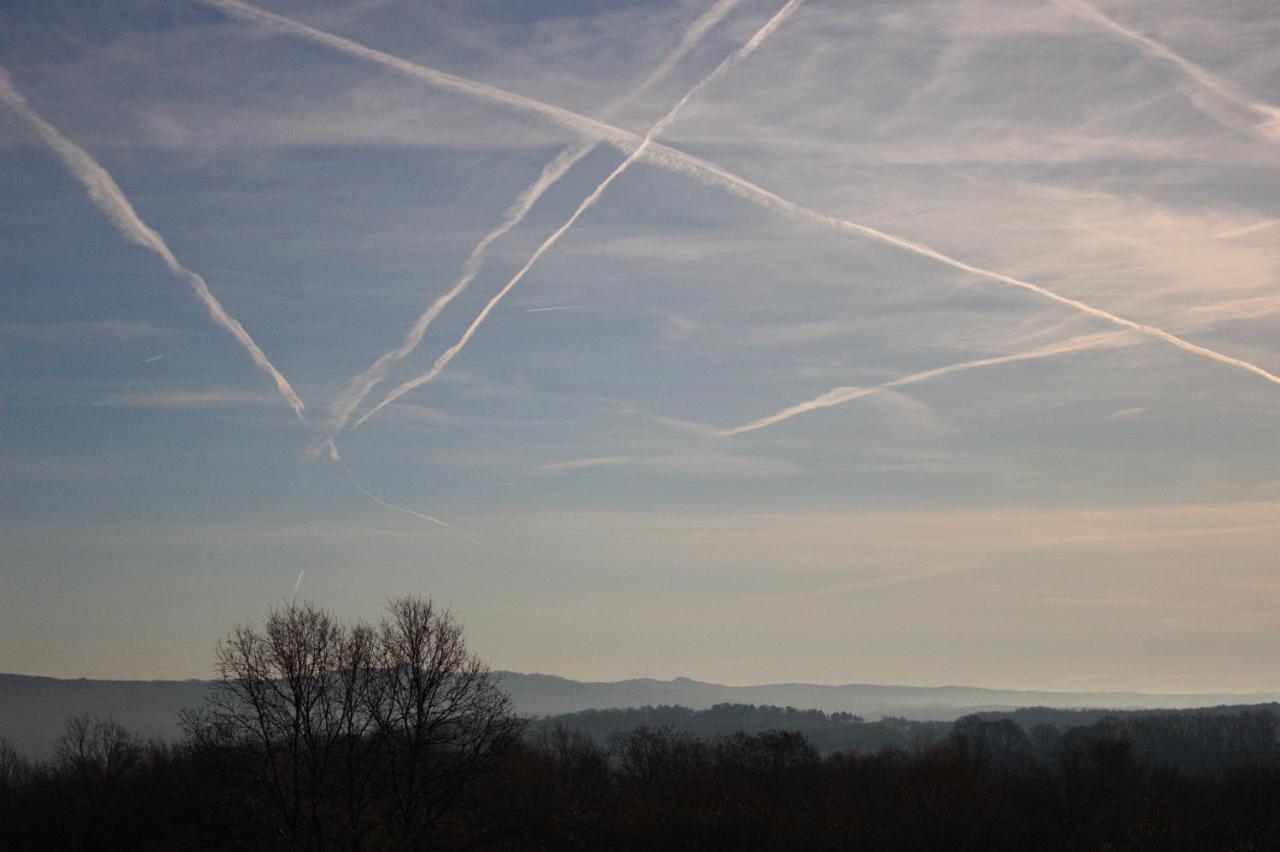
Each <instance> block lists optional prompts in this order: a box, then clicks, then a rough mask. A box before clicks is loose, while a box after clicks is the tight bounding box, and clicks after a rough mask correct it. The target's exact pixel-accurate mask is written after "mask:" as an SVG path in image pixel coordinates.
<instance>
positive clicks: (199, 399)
mask: <svg viewBox="0 0 1280 852" xmlns="http://www.w3.org/2000/svg"><path fill="white" fill-rule="evenodd" d="M275 399H276V397H275V396H274V395H272V394H268V393H258V392H255V391H245V390H238V389H236V388H202V389H200V390H158V391H132V392H127V393H118V394H114V395H111V396H102V397H97V398H95V399H92V400H89V401H88V402H87V403H85V404H86V405H91V406H104V407H111V408H173V409H202V408H238V407H240V406H245V405H270V404H271V403H272V402H274V401H275Z"/></svg>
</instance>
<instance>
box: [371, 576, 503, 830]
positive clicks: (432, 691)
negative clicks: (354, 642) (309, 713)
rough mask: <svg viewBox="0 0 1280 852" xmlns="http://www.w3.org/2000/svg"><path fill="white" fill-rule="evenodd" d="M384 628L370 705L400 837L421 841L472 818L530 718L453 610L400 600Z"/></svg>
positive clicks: (392, 825) (391, 817)
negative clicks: (517, 709)
mask: <svg viewBox="0 0 1280 852" xmlns="http://www.w3.org/2000/svg"><path fill="white" fill-rule="evenodd" d="M387 609H388V614H387V617H385V618H384V619H383V620H382V623H381V624H380V625H379V627H378V631H377V636H378V639H377V648H378V655H379V656H378V665H377V670H376V676H375V679H374V688H373V689H371V690H370V692H369V696H370V698H371V701H370V703H369V709H370V714H371V716H372V717H373V721H374V725H375V726H376V728H377V732H378V737H377V743H378V748H379V755H380V757H381V760H380V767H381V769H382V771H381V772H380V773H379V779H380V782H381V789H380V792H381V794H382V796H381V798H382V799H383V801H384V802H385V804H386V807H387V808H388V811H387V817H388V823H389V824H388V828H389V830H390V832H391V834H392V836H393V838H394V841H395V842H396V844H397V845H399V846H401V847H404V848H410V849H421V848H425V847H426V846H427V845H429V844H431V843H432V842H434V841H435V840H437V839H438V838H439V836H440V835H442V834H446V835H452V836H454V837H455V838H456V837H460V836H462V835H465V834H466V833H467V832H468V828H467V826H466V824H465V821H464V820H461V819H460V818H461V817H463V816H464V815H466V814H467V813H470V812H471V811H473V810H474V808H475V805H476V803H477V801H478V798H479V796H480V795H481V794H482V792H483V791H482V788H481V787H480V786H479V785H480V782H482V780H483V779H484V778H485V776H486V775H488V774H489V773H490V772H491V771H492V770H493V769H494V768H495V767H496V766H497V764H498V762H499V761H500V760H501V759H502V757H503V756H504V755H505V754H506V753H507V751H508V750H509V749H510V748H511V747H512V746H513V745H514V744H515V743H516V742H517V741H518V740H519V738H520V736H521V734H522V732H523V730H524V722H523V720H521V719H518V718H517V717H516V716H515V715H514V714H513V713H512V708H511V701H510V698H508V697H507V695H506V694H505V693H504V692H502V691H501V689H499V688H498V685H497V683H496V682H495V680H494V678H493V675H492V673H491V672H490V671H489V668H488V667H487V666H486V665H485V664H484V663H483V662H481V661H480V659H479V658H477V657H476V656H475V655H474V654H472V653H471V652H469V651H468V650H467V647H466V642H465V641H464V637H463V630H462V627H461V625H459V624H458V623H457V622H456V621H455V620H454V618H453V616H452V614H451V613H449V612H447V611H445V612H440V611H438V610H436V609H435V607H434V606H433V604H432V602H431V601H430V600H427V599H423V598H416V597H406V598H397V599H395V600H392V601H391V602H390V603H389V605H388V607H387Z"/></svg>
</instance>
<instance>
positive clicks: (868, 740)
mask: <svg viewBox="0 0 1280 852" xmlns="http://www.w3.org/2000/svg"><path fill="white" fill-rule="evenodd" d="M951 724H952V723H951V722H921V721H914V720H911V719H903V718H899V717H897V716H884V717H882V718H880V719H879V720H878V721H867V720H866V719H864V718H863V717H861V716H856V715H854V714H852V713H841V712H835V713H825V712H823V711H821V710H800V709H797V708H795V707H775V706H771V705H763V706H757V705H753V704H717V705H715V706H714V707H712V708H711V709H709V710H690V709H689V708H688V707H672V706H668V705H661V706H658V707H652V706H646V707H628V708H626V709H609V710H583V711H580V712H577V713H565V714H563V715H560V716H551V717H547V718H545V719H539V720H537V721H536V722H534V723H533V727H534V729H535V731H536V730H537V729H539V728H554V727H557V726H561V727H565V728H569V729H572V730H576V731H582V732H583V733H585V734H587V735H588V736H590V737H591V738H592V739H594V740H595V741H596V742H598V743H607V742H608V741H609V739H610V738H611V737H612V736H613V735H614V734H615V733H618V732H620V731H631V730H635V729H636V728H641V727H649V728H670V729H671V730H672V731H676V732H679V733H682V734H688V735H691V736H694V737H698V738H701V739H716V738H719V737H723V736H727V735H730V734H735V733H738V732H742V733H747V734H758V733H763V732H765V731H773V730H786V731H795V732H797V733H801V734H803V735H804V737H805V739H806V740H808V741H809V743H810V745H812V746H813V747H814V748H816V749H817V750H818V753H819V754H823V755H829V754H833V753H835V752H837V751H850V750H853V751H864V752H865V751H880V750H881V749H885V748H895V749H902V750H908V751H909V750H913V749H916V748H919V747H921V746H925V745H929V744H931V743H934V742H936V741H937V740H939V739H941V738H943V737H945V736H946V735H947V734H948V733H949V732H950V731H951Z"/></svg>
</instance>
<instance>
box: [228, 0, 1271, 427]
mask: <svg viewBox="0 0 1280 852" xmlns="http://www.w3.org/2000/svg"><path fill="white" fill-rule="evenodd" d="M204 2H206V3H210V4H212V5H215V6H217V7H218V8H220V9H223V10H225V11H227V12H228V13H229V14H232V15H233V16H235V17H238V18H241V19H243V20H248V21H254V22H257V23H260V24H263V25H264V26H268V27H270V28H272V29H274V30H276V31H278V32H284V33H287V34H290V35H293V36H297V37H299V38H302V39H305V40H307V41H310V42H312V43H314V44H319V45H324V46H327V47H330V48H333V49H335V50H338V51H341V52H343V53H346V54H348V55H350V56H354V57H356V58H359V59H361V60H363V61H367V62H371V63H374V64H377V65H380V66H382V67H385V68H389V69H391V70H394V71H396V72H398V73H401V74H405V75H407V76H409V77H412V78H413V79H416V80H419V81H421V82H424V83H427V84H429V85H431V86H434V87H436V88H439V89H443V90H445V91H450V92H454V93H457V94H461V95H466V96H468V97H473V98H476V99H479V100H483V101H487V102H489V103H492V104H495V105H498V106H504V107H507V108H510V109H514V110H516V111H518V112H522V113H524V114H527V115H535V116H540V117H543V118H547V119H549V120H551V121H552V122H555V123H556V124H558V125H560V126H561V127H564V128H566V129H568V130H570V131H572V132H574V133H578V134H580V135H584V136H593V137H595V138H597V139H600V140H601V141H603V142H606V143H608V144H610V145H613V146H615V147H617V148H618V149H619V150H621V151H624V152H634V151H635V150H636V148H637V147H639V146H640V145H641V144H642V143H643V141H644V140H643V139H641V138H640V137H639V136H637V135H636V134H634V133H631V132H630V131H627V130H623V129H621V128H618V127H614V126H612V125H609V124H606V123H604V122H600V121H596V120H595V119H592V118H587V117H586V116H583V115H579V114H578V113H575V112H572V111H570V110H566V109H563V108H562V107H557V106H552V105H551V104H546V103H542V102H541V101H537V100H534V99H532V98H528V97H525V96H523V95H517V94H514V93H512V92H507V91H505V90H502V89H498V88H495V87H493V86H490V85H487V84H485V83H478V82H476V81H473V80H467V79H465V78H462V77H457V76H455V75H452V74H447V73H445V72H443V71H437V70H435V69H432V68H428V67H426V66H423V65H418V64H416V63H413V62H409V61H408V60H405V59H401V58H399V57H396V56H392V55H391V54H388V53H383V52H382V51H378V50H374V49H372V48H369V47H365V46H364V45H361V44H359V43H357V42H353V41H351V40H350V39H345V38H341V37H339V36H335V35H331V34H329V33H325V32H322V31H320V30H317V29H314V28H312V27H309V26H306V25H305V24H300V23H298V22H296V21H292V20H290V19H288V18H283V17H281V16H279V15H274V14H272V13H269V12H264V11H262V10H261V9H257V8H255V7H253V6H250V5H248V4H247V3H244V2H242V0H204ZM643 156H644V157H645V159H646V161H648V162H650V163H652V164H653V165H655V166H658V167H660V168H665V169H668V170H670V171H674V172H679V173H681V174H685V175H687V176H689V177H692V178H694V179H695V180H698V181H700V182H701V183H703V184H706V185H709V186H717V187H720V188H722V189H725V190H727V191H728V192H730V193H732V194H734V195H736V196H738V197H739V198H742V199H743V200H745V201H750V202H752V203H754V204H758V205H760V206H761V207H764V208H766V209H769V210H773V211H775V212H778V213H782V214H785V215H787V216H790V217H792V218H795V219H799V220H801V221H806V222H810V223H812V224H815V225H820V226H822V227H825V228H830V229H832V230H835V231H839V232H842V233H851V234H855V235H857V236H860V237H863V238H865V239H870V240H874V241H876V242H881V243H884V244H886V245H891V246H895V247H896V248H899V249H902V250H903V251H907V252H910V253H912V254H916V255H919V256H921V257H925V258H928V259H930V260H933V261H936V262H937V263H940V264H943V265H944V266H949V267H951V268H953V269H957V270H960V271H962V272H967V273H970V274H972V275H976V276H979V277H982V278H986V279H988V280H990V281H995V282H996V283H998V284H1003V285H1005V286H1009V287H1016V288H1019V289H1022V290H1026V291H1027V292H1030V293H1033V294H1035V295H1038V296H1040V297H1042V298H1045V299H1048V300H1050V301H1053V302H1056V303H1058V304H1061V305H1063V306H1065V307H1069V308H1071V309H1073V310H1075V311H1078V312H1080V313H1083V314H1086V315H1089V316H1093V317H1095V318H1097V319H1101V320H1103V321H1105V322H1109V323H1111V324H1112V325H1116V326H1119V327H1121V328H1127V329H1130V330H1132V331H1137V332H1139V333H1140V334H1145V335H1147V336H1148V337H1152V338H1154V339H1157V340H1161V341H1163V342H1165V343H1167V344H1169V345H1171V346H1174V347H1177V348H1179V349H1182V350H1183V351H1185V352H1190V353H1191V354H1193V355H1198V356H1200V357H1202V358H1207V359H1209V360H1212V361H1216V362H1218V363H1221V364H1225V365H1227V366H1231V367H1235V368H1237V369H1241V370H1245V371H1247V372H1250V373H1253V374H1255V375H1257V376H1260V377H1261V378H1264V379H1266V380H1267V381H1269V382H1271V383H1273V384H1280V376H1276V375H1275V374H1273V373H1270V372H1268V371H1267V370H1265V369H1263V368H1262V367H1259V366H1258V365H1257V364H1252V363H1250V362H1248V361H1243V360H1241V359H1239V358H1234V357H1232V356H1230V355H1225V354H1223V353H1221V352H1218V351H1216V350H1213V349H1209V348H1207V347H1204V346H1199V345H1197V344H1194V343H1191V342H1190V341H1188V340H1184V339H1182V338H1180V337H1178V336H1176V335H1173V334H1170V333H1169V332H1167V331H1164V330H1163V329H1160V328H1156V327H1154V326H1150V325H1145V324H1142V323H1138V322H1134V321H1132V320H1128V319H1125V318H1122V317H1119V316H1117V315H1115V314H1112V313H1110V312H1109V311H1104V310H1102V309H1101V308H1095V307H1093V306H1092V305H1088V304H1086V303H1084V302H1081V301H1079V300H1076V299H1071V298H1068V297H1066V296H1061V295H1059V294H1057V293H1055V292H1053V291H1051V290H1048V289H1046V288H1044V287H1041V286H1040V285H1038V284H1033V283H1032V282H1029V281H1024V280H1022V279H1019V278H1014V277H1012V276H1009V275H1005V274H1003V273H1000V272H996V271H994V270H991V269H986V268H983V267H980V266H975V265H974V264H971V263H967V262H965V261H962V260H959V259H957V258H955V257H952V256H950V255H947V254H944V253H942V252H940V251H938V250H936V249H933V248H931V247H929V246H927V245H924V244H923V243H917V242H914V241H912V240H909V239H907V238H905V237H900V236H897V235H895V234H890V233H888V232H886V231H881V230H879V229H877V228H873V227H871V226H869V225H863V224H860V223H858V222H854V221H851V220H848V219H840V218H837V217H835V216H829V215H827V214H826V213H821V212H819V211H817V210H814V209H812V208H810V207H805V206H803V205H800V204H797V203H795V202H794V201H790V200H788V199H786V198H783V197H782V196H780V195H778V194H776V193H773V192H770V191H768V190H766V189H764V188H763V187H760V186H758V185H756V184H754V183H752V182H751V181H749V180H746V179H745V178H742V177H739V176H737V175H735V174H733V173H732V172H729V171H726V170H725V169H723V168H721V167H720V166H718V165H716V164H714V163H711V162H708V161H707V160H703V159H701V158H699V157H695V156H692V155H690V154H686V153H684V152H683V151H679V150H677V149H675V148H671V147H669V146H666V145H662V144H659V143H653V144H651V145H649V146H648V148H647V150H646V151H645V152H644V153H643ZM367 416H368V415H366V417H367Z"/></svg>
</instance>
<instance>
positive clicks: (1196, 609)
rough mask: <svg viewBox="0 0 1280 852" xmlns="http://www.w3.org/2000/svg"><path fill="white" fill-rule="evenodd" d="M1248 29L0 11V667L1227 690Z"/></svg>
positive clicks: (1269, 30)
mask: <svg viewBox="0 0 1280 852" xmlns="http://www.w3.org/2000/svg"><path fill="white" fill-rule="evenodd" d="M1277 43H1280V13H1277V11H1276V9H1275V6H1274V4H1273V3H1271V2H1268V0H1233V2H1217V1H1216V0H1214V1H1213V2H1203V0H1195V2H1191V0H1168V2H1165V0H1161V2H1156V0H1125V1H1124V2H1122V0H1105V2H1104V0H1099V2H1098V3H1097V4H1093V3H1091V2H1086V0H1036V2H1026V0H1017V1H1016V2H1012V0H1010V1H1009V2H1005V0H970V2H965V3H953V2H945V0H918V1H917V0H910V2H902V0H883V2H872V1H870V0H869V1H868V2H863V0H857V2H854V0H808V2H801V0H791V2H787V3H784V2H782V0H770V2H765V0H676V2H667V0H662V2H627V0H562V1H561V0H558V2H554V3H528V2H520V1H519V0H467V2H463V1H462V0H447V2H439V3H436V2H432V3H425V2H420V0H413V2H410V1H409V0H363V2H337V0H305V2H304V0H262V2H261V3H257V4H254V5H248V4H247V3H241V2H238V0H209V2H203V1H202V0H163V2H161V0H102V2H98V3H94V4H81V3H74V2H65V1H64V0H58V2H49V0H40V2H36V0H15V2H9V3H5V4H4V5H3V6H0V68H2V69H3V71H4V75H3V76H0V670H3V671H9V672H23V673H30V674H41V675H50V676H58V677H97V678H187V677H207V676H209V675H210V674H211V671H212V664H213V659H214V648H215V646H216V642H217V640H218V638H219V637H220V636H223V635H225V634H226V633H227V632H228V630H230V629H231V628H232V627H233V626H234V625H236V624H238V623H242V622H244V621H247V620H255V619H261V618H262V616H263V615H265V613H266V611H267V609H268V607H270V606H278V605H281V604H283V603H285V602H287V601H288V600H289V599H290V597H291V596H292V595H293V594H294V590H295V587H296V590H297V591H296V594H297V597H298V599H299V600H309V601H313V602H315V603H317V604H320V605H322V606H324V607H326V608H329V609H330V610H332V611H333V612H335V613H336V614H338V615H339V616H341V617H342V618H344V619H350V620H355V619H374V618H376V617H377V616H378V614H379V612H380V609H381V607H382V605H383V603H384V602H385V601H386V600H387V598H388V597H391V596H395V595H403V594H423V595H430V596H431V597H432V598H433V599H435V600H436V601H437V602H439V603H442V604H445V605H448V606H450V607H452V608H453V610H454V611H455V613H456V614H457V616H458V617H459V619H460V620H461V621H462V622H463V623H464V624H465V625H466V628H467V635H468V639H469V643H470V645H471V647H472V648H473V649H474V650H475V651H476V652H478V653H479V654H480V655H481V656H482V657H484V658H485V659H486V660H487V661H488V662H489V663H491V664H492V665H493V666H494V667H495V668H500V669H510V670H516V671H526V672H547V673H555V674H561V675H564V676H567V677H573V678H580V679H592V680H614V679H621V678H628V677H641V676H649V677H655V678H670V677H676V676H687V677H694V678H698V679H703V680H711V681H717V682H724V683H735V684H745V683H762V682H774V681H810V682H823V683H851V682H862V683H899V684H919V685H941V684H969V685H977V686H991V687H1004V688H1037V689H1063V690H1090V689H1105V690H1112V689H1139V690H1147V691H1183V692H1186V691H1210V690H1219V691H1240V692H1245V691H1264V690H1277V689H1280V674H1278V673H1277V669H1276V666H1275V660H1276V657H1277V654H1280V571H1278V570H1277V569H1278V568H1280V561H1278V560H1277V558H1276V555H1275V554H1276V553H1277V552H1280V460H1278V456H1277V452H1276V450H1277V438H1278V437H1280V435H1278V433H1277V427H1276V423H1277V415H1278V414H1280V378H1278V377H1277V374H1280V335H1278V334H1277V330H1278V329H1280V287H1278V285H1280V189H1278V188H1280V106H1277V104H1280V95H1278V94H1277V93H1280V52H1277V51H1276V50H1275V49H1274V45H1275V44H1277Z"/></svg>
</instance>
